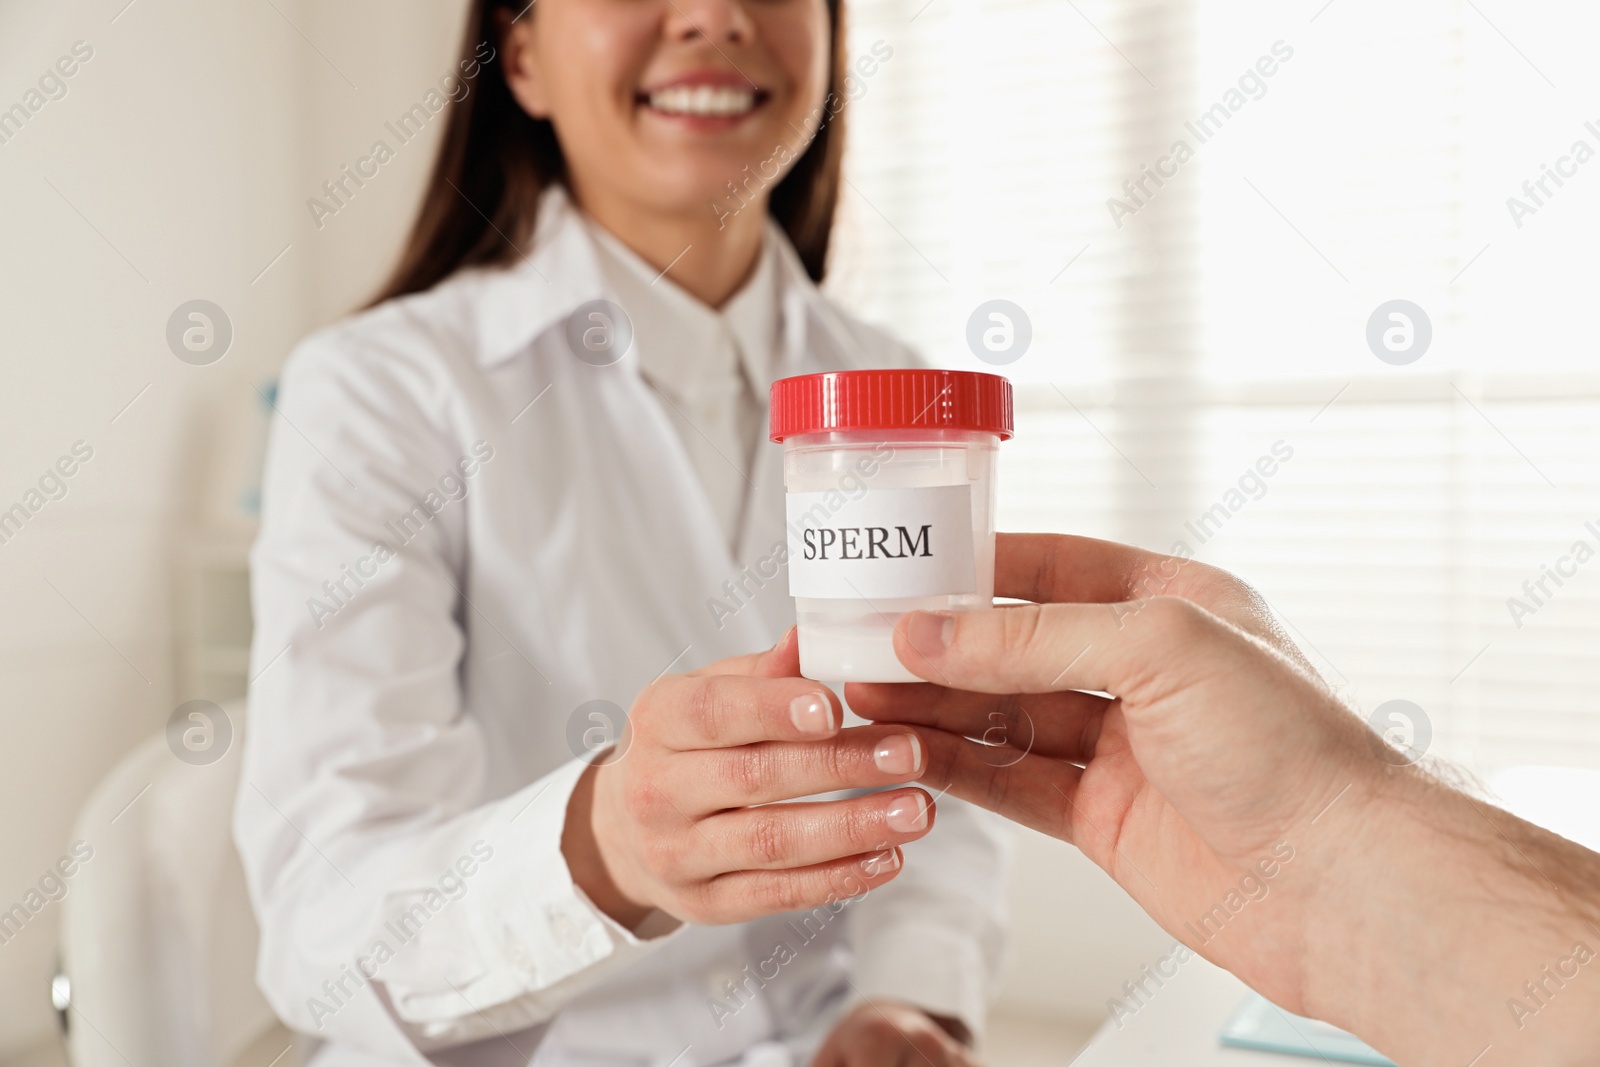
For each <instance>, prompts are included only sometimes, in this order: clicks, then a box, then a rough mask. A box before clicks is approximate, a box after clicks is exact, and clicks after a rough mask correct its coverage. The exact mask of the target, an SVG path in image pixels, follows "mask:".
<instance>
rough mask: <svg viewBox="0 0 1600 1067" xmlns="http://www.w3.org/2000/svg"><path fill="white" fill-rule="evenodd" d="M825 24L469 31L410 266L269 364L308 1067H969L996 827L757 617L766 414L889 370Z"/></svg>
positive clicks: (741, 20) (258, 600)
mask: <svg viewBox="0 0 1600 1067" xmlns="http://www.w3.org/2000/svg"><path fill="white" fill-rule="evenodd" d="M842 18H843V12H842V10H840V7H839V5H838V2H837V0H629V2H627V3H622V2H619V0H542V2H541V3H540V4H539V5H538V6H537V10H535V9H534V8H533V5H531V4H527V5H525V4H524V3H523V2H521V0H518V2H514V3H506V2H501V0H478V2H476V3H475V4H474V5H472V11H471V14H470V21H469V24H468V32H467V38H466V42H465V47H464V50H463V53H462V54H463V60H462V65H461V69H462V72H463V76H464V78H465V79H466V80H465V82H464V84H465V85H466V86H467V92H466V94H465V96H464V97H462V98H461V99H460V100H459V102H456V103H454V104H452V105H444V106H449V107H450V108H451V110H450V113H449V116H448V119H447V128H446V131H445V134H444V142H443V146H442V149H441V154H440V158H439V160H438V163H437V165H436V169H435V172H434V174H433V177H432V180H431V182H430V184H429V187H428V189H427V191H426V194H425V199H424V203H423V206H422V210H421V213H420V215H419V218H418V221H417V224H416V226H415V229H414V231H413V233H412V235H411V238H410V242H409V244H408V246H407V249H406V251H405V252H404V254H403V256H402V259H401V263H400V266H399V268H398V270H397V272H396V274H395V276H394V278H393V279H392V281H391V282H390V284H389V285H388V287H387V289H386V291H385V293H384V294H383V297H382V298H381V299H380V300H379V301H378V302H377V303H376V304H375V306H374V307H372V308H371V309H369V310H367V311H366V312H364V313H362V314H360V315H358V316H356V317H354V318H352V319H349V320H347V321H345V322H342V323H340V324H337V325H335V326H333V327H330V328H329V329H326V330H324V331H321V332H319V333H318V334H316V335H314V336H312V337H311V338H310V339H308V340H307V341H305V342H304V343H303V344H302V345H301V346H300V347H299V349H298V350H297V351H296V352H295V354H294V355H293V357H292V358H291V359H290V361H289V363H288V365H287V367H286V368H285V370H284V374H283V378H282V386H281V390H280V397H281V399H280V401H279V411H278V417H277V418H276V420H275V424H274V428H273V436H272V444H271V448H270V454H269V461H268V470H267V476H266V482H265V492H264V516H263V523H262V531H261V536H260V540H259V541H258V543H257V545H256V548H255V552H254V556H253V580H254V585H253V591H254V598H255V610H256V619H257V630H256V638H255V648H254V671H255V672H256V680H255V682H254V684H253V686H252V690H251V719H250V724H249V735H248V741H247V751H246V768H247V769H246V774H245V780H244V783H243V785H242V786H241V789H240V794H239V800H238V805H237V810H236V814H235V827H236V838H237V840H238V843H239V848H240V851H241V854H242V856H243V859H244V863H245V867H246V871H247V875H248V878H249V882H250V886H251V891H252V895H253V898H254V901H255V905H256V910H257V915H258V917H259V920H260V926H261V931H262V936H261V948H260V964H259V978H260V983H261V985H262V988H263V989H264V990H265V992H266V993H267V995H268V997H269V999H270V1000H271V1002H272V1003H273V1005H274V1007H275V1008H276V1010H277V1011H278V1012H279V1014H280V1015H281V1016H282V1017H283V1018H284V1019H285V1021H287V1022H288V1023H289V1024H290V1025H291V1026H293V1027H294V1028H296V1029H298V1030H301V1031H303V1032H305V1033H308V1034H311V1035H313V1036H314V1037H316V1038H319V1039H321V1040H323V1041H325V1042H326V1045H325V1046H324V1047H322V1049H321V1050H320V1051H319V1052H318V1054H317V1058H316V1063H317V1064H319V1065H321V1067H335V1065H340V1064H375V1063H421V1062H427V1061H428V1060H432V1061H434V1062H441V1063H442V1062H449V1063H463V1064H465V1063H474V1064H479V1063H481V1064H491V1063H493V1064H500V1063H506V1064H526V1063H530V1062H533V1063H537V1064H540V1065H579V1064H583V1065H593V1067H612V1065H615V1067H623V1065H639V1067H644V1065H650V1064H654V1065H658V1067H659V1065H666V1064H673V1065H676V1067H691V1065H702V1067H709V1065H714V1064H731V1063H744V1064H749V1065H751V1067H754V1065H756V1064H794V1065H795V1067H804V1065H806V1064H810V1063H815V1064H817V1065H819V1067H844V1065H861V1067H866V1065H868V1064H871V1065H874V1067H881V1065H893V1064H900V1063H905V1064H910V1063H917V1064H921V1063H923V1062H924V1061H927V1062H929V1063H932V1064H933V1065H934V1067H943V1065H945V1064H967V1063H970V1062H971V1053H970V1050H969V1045H970V1043H971V1041H972V1040H973V1038H974V1037H975V1035H976V1034H977V1033H978V1031H979V1029H980V1027H981V1025H982V1021H983V1013H984V1008H985V1004H986V1001H987V999H988V997H989V995H990V993H991V991H992V989H993V983H994V980H995V972H996V968H997V964H998V957H999V954H1000V941H1001V919H1000V900H1001V897H1002V896H1003V893H1002V879H1003V877H1004V873H1003V872H1004V868H1005V852H1006V849H1005V845H1004V839H1003V837H1002V836H1001V835H1002V833H1003V831H1001V830H1000V829H999V828H998V827H997V826H996V825H995V824H994V823H993V822H992V821H991V818H992V817H991V816H989V815H988V814H987V813H982V812H979V811H977V810H976V809H974V808H970V807H967V806H966V805H964V804H962V803H960V802H957V801H953V800H942V801H940V803H939V813H938V825H937V827H935V826H934V821H935V820H934V798H932V797H930V796H929V795H928V794H927V793H926V792H924V791H923V790H921V789H917V788H915V787H912V786H909V785H908V783H910V782H912V781H913V780H914V779H916V778H917V776H918V775H919V774H921V773H922V772H923V771H924V770H925V768H924V766H923V763H924V757H923V753H922V750H921V746H920V744H919V743H918V742H917V741H916V739H915V735H914V734H912V733H909V732H907V731H906V730H905V729H904V728H903V727H895V726H887V727H880V726H867V725H855V726H849V725H846V723H845V721H844V709H843V708H842V707H841V705H840V703H839V700H838V698H837V696H835V695H834V694H833V693H832V692H831V691H829V690H828V689H826V688H825V687H823V686H822V685H820V684H819V683H817V682H812V681H808V680H806V679H803V678H800V677H798V669H797V662H798V661H797V657H796V652H795V648H794V638H793V635H792V632H790V631H788V629H787V628H788V626H789V624H790V622H791V621H792V606H791V602H790V600H789V598H788V595H787V589H786V581H785V578H784V575H783V561H784V553H783V545H784V528H783V522H784V519H783V514H784V511H783V504H782V491H783V489H782V486H783V479H782V469H781V453H780V451H779V449H778V448H777V447H776V446H774V445H771V444H769V443H768V442H766V440H765V434H764V427H765V422H766V405H765V398H766V395H767V390H768V387H769V385H770V383H771V382H772V381H773V380H774V379H775V378H779V377H784V376H788V375H793V374H803V373H810V372H816V371H823V370H833V369H848V368H853V367H867V366H884V365H895V364H907V363H910V362H911V361H912V356H911V354H910V353H909V352H908V351H907V350H906V349H905V348H904V347H903V346H901V345H899V344H897V343H895V342H893V341H891V340H890V339H888V338H887V337H885V336H883V335H882V334H879V333H877V332H876V331H874V330H871V329H869V328H868V327H866V326H864V325H862V324H861V323H859V322H856V321H855V320H853V319H851V318H850V317H849V316H847V315H845V314H844V313H842V312H841V311H840V310H838V309H837V308H835V307H834V306H832V305H831V304H830V303H829V302H828V301H827V299H825V298H824V297H823V296H821V295H820V293H819V292H818V290H817V288H816V282H817V281H818V280H820V278H821V277H822V273H823V268H824V263H825V259H826V254H827V246H828V236H829V231H830V228H831V225H832V218H833V207H834V201H835V197H836V194H837V191H838V188H839V183H840V179H839V160H840V153H841V150H842V142H841V138H842V132H843V131H842V125H841V119H840V114H839V112H840V110H841V109H842V106H843V103H844V97H845V93H846V92H847V88H846V82H845V74H846V62H847V57H846V56H845V55H844V52H843V42H844V37H843V32H842ZM876 51H877V53H878V54H877V56H876V57H875V58H874V59H873V62H876V61H877V60H878V59H882V58H884V56H885V54H886V53H887V49H886V48H884V47H881V46H880V47H879V48H878V49H876ZM762 650H765V651H762ZM696 668H697V669H696ZM685 671H688V672H689V673H674V672H685ZM623 708H627V709H629V710H628V711H627V712H626V714H624V713H623V711H622V709H623ZM855 721H857V722H859V720H855ZM624 726H626V729H624ZM818 794H828V796H826V797H823V798H822V799H812V800H807V801H802V798H816V797H817V795H818ZM795 801H802V802H798V803H795ZM902 846H905V847H904V848H903V849H902Z"/></svg>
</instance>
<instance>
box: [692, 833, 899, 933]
mask: <svg viewBox="0 0 1600 1067" xmlns="http://www.w3.org/2000/svg"><path fill="white" fill-rule="evenodd" d="M902 862H903V857H902V856H901V855H900V850H899V849H897V848H890V849H883V850H881V851H876V852H871V853H868V854H866V855H861V856H850V857H847V858H845V859H838V860H831V861H829V862H827V863H818V864H815V865H813V866H810V867H791V868H789V869H787V870H781V871H730V872H729V873H727V874H722V875H718V876H717V877H715V878H712V879H711V880H709V881H707V882H704V883H702V884H701V885H700V887H699V889H698V890H697V892H696V894H695V896H696V900H695V902H694V903H693V904H692V905H691V906H690V907H689V908H688V909H687V910H688V911H689V912H690V914H689V915H688V916H686V918H687V919H688V921H690V922H697V923H702V924H721V923H741V922H749V921H750V920H751V919H759V918H761V917H762V916H765V915H773V914H776V913H778V912H786V911H809V912H811V914H810V915H808V916H806V917H805V918H803V919H801V920H800V922H802V923H804V924H805V925H806V927H807V929H811V928H812V927H813V926H816V927H821V926H822V925H823V924H824V922H825V921H833V922H837V921H839V920H840V919H841V918H842V914H841V913H842V912H843V911H844V907H845V904H846V902H847V901H849V900H850V899H851V898H852V897H859V896H861V895H862V894H863V893H865V892H867V891H868V890H870V889H876V888H878V886H880V885H883V884H884V883H885V882H888V881H890V880H891V879H893V878H894V876H895V875H897V874H899V873H900V866H901V864H902ZM824 908H826V914H827V916H828V918H827V920H824V919H823V917H822V916H821V915H819V914H818V913H819V911H821V910H822V909H824ZM819 932H820V930H819Z"/></svg>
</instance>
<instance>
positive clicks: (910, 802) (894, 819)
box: [883, 793, 928, 834]
mask: <svg viewBox="0 0 1600 1067" xmlns="http://www.w3.org/2000/svg"><path fill="white" fill-rule="evenodd" d="M883 822H884V825H886V826H888V827H889V829H891V830H893V831H894V832H895V833H897V834H915V833H920V832H921V831H923V830H925V829H927V828H928V798H927V797H925V796H923V795H922V794H921V793H912V794H911V795H910V796H905V797H901V798H899V799H898V800H896V801H895V802H894V803H893V804H890V805H889V808H888V810H887V811H885V812H884V813H883Z"/></svg>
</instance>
